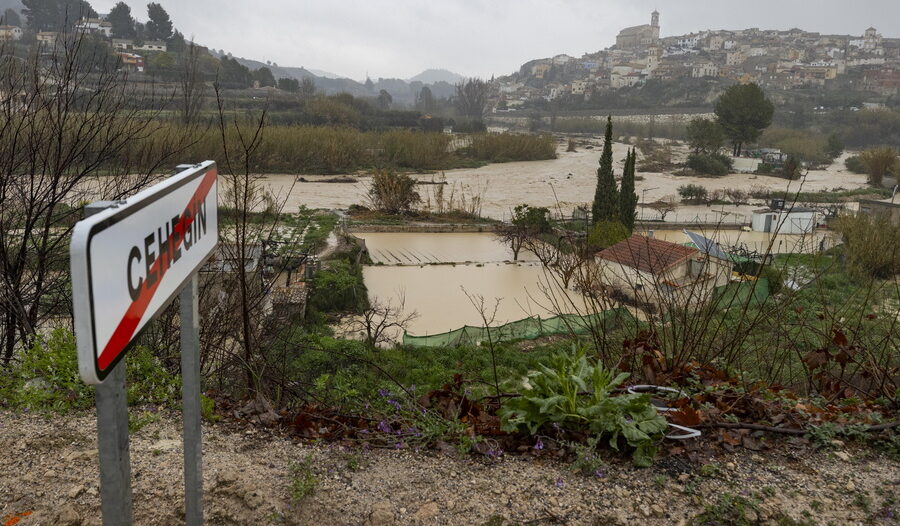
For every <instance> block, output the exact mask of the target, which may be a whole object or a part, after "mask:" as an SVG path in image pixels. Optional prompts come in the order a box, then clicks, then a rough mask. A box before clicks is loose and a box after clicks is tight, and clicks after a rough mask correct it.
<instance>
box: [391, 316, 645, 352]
mask: <svg viewBox="0 0 900 526" xmlns="http://www.w3.org/2000/svg"><path fill="white" fill-rule="evenodd" d="M633 320H634V317H633V316H632V315H631V313H630V312H628V310H627V309H625V308H623V307H619V308H615V309H610V310H606V311H603V312H599V313H597V314H589V315H585V316H580V315H578V314H563V315H561V316H553V317H552V318H541V317H540V316H534V317H529V318H524V319H521V320H516V321H511V322H509V323H507V324H505V325H499V326H497V327H491V328H490V337H491V340H493V341H495V342H502V341H510V340H533V339H535V338H540V337H541V336H552V335H555V334H573V333H574V334H584V333H587V332H589V331H590V328H591V327H600V328H602V329H604V330H612V329H615V328H617V327H621V326H622V325H624V324H625V323H628V322H630V321H633ZM483 341H488V329H486V328H484V327H476V326H472V325H465V326H463V327H462V328H459V329H456V330H453V331H450V332H442V333H439V334H430V335H427V336H413V335H412V334H407V333H404V334H403V344H404V345H412V346H415V347H456V346H460V345H478V344H479V343H480V342H483Z"/></svg>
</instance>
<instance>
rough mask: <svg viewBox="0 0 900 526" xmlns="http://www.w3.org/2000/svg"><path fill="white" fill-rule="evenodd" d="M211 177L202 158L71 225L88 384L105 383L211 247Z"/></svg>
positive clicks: (214, 227) (79, 337)
mask: <svg viewBox="0 0 900 526" xmlns="http://www.w3.org/2000/svg"><path fill="white" fill-rule="evenodd" d="M216 175H217V171H216V164H215V162H213V161H206V162H203V163H201V164H198V165H195V166H192V167H190V168H188V169H186V170H184V171H182V172H180V173H178V174H176V175H174V176H172V177H170V178H168V179H166V180H165V181H163V182H162V183H159V184H157V185H154V186H153V187H151V188H148V189H146V190H144V191H142V192H140V193H138V194H136V195H134V196H133V197H131V198H129V199H127V200H126V201H125V202H124V203H122V204H120V205H118V206H116V207H113V208H109V209H107V210H104V211H102V212H100V213H98V214H95V215H92V216H90V217H88V218H86V219H84V220H82V221H79V222H78V224H76V225H75V229H74V231H73V233H72V245H71V265H72V303H73V306H74V313H75V336H76V341H77V346H78V368H79V371H80V373H81V378H82V379H83V380H84V381H85V382H87V383H90V384H97V383H100V382H102V381H103V379H104V378H105V377H106V375H107V374H108V373H109V371H111V370H112V368H113V367H115V365H116V363H118V361H119V360H120V359H121V358H122V356H124V355H125V351H126V349H127V347H128V344H129V343H130V342H131V341H132V340H133V339H134V338H135V336H137V334H138V333H139V332H140V330H141V329H142V328H143V327H144V326H145V325H146V324H147V323H148V322H149V321H150V320H152V319H153V317H154V316H155V315H156V314H157V313H159V311H161V310H162V309H163V308H165V306H166V305H167V304H168V303H169V300H171V299H172V298H173V297H174V296H175V294H177V293H178V292H179V291H180V290H181V288H182V287H183V285H184V283H185V282H186V281H187V280H188V279H189V278H190V277H191V275H192V274H193V273H194V272H196V271H197V270H198V269H199V268H200V267H201V266H202V265H203V264H204V263H205V262H206V260H207V258H208V257H209V256H210V254H211V253H212V251H213V250H214V249H215V247H216V244H217V243H218V239H219V233H218V213H217V212H218V208H217V194H216V191H217V184H216Z"/></svg>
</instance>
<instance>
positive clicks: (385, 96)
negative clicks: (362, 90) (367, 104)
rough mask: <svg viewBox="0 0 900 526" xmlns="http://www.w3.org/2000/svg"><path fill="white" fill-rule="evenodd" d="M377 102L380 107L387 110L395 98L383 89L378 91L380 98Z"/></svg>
mask: <svg viewBox="0 0 900 526" xmlns="http://www.w3.org/2000/svg"><path fill="white" fill-rule="evenodd" d="M375 102H376V103H377V104H378V107H379V108H381V109H383V110H386V109H388V108H390V107H391V104H392V103H393V102H394V98H393V97H391V94H390V93H388V92H387V90H381V91H379V92H378V98H377V99H375Z"/></svg>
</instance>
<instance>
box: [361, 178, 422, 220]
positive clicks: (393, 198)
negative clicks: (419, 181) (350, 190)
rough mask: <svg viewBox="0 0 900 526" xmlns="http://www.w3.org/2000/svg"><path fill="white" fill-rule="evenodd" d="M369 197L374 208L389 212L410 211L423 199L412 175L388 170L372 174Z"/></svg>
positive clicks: (400, 212)
mask: <svg viewBox="0 0 900 526" xmlns="http://www.w3.org/2000/svg"><path fill="white" fill-rule="evenodd" d="M368 198H369V201H370V202H371V203H372V207H373V208H375V209H376V210H380V211H382V212H387V213H389V214H402V213H406V212H409V211H410V210H412V208H413V207H414V206H415V205H416V204H418V203H419V201H420V200H421V197H420V196H419V193H418V192H417V191H416V182H415V180H413V178H412V177H409V176H408V175H403V174H396V173H394V172H391V171H388V170H379V171H377V172H375V173H374V174H373V175H372V182H371V185H370V186H369V193H368Z"/></svg>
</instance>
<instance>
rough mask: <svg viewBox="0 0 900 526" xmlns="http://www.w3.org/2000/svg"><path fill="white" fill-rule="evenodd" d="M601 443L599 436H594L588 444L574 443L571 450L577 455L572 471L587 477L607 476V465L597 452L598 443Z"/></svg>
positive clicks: (570, 445)
mask: <svg viewBox="0 0 900 526" xmlns="http://www.w3.org/2000/svg"><path fill="white" fill-rule="evenodd" d="M599 441H600V437H599V436H593V437H591V438H589V439H588V440H587V444H579V443H577V442H572V443H570V444H569V448H570V449H571V450H572V451H573V452H574V453H575V460H574V461H573V462H572V469H573V470H574V471H576V472H577V473H580V474H582V475H584V476H585V477H604V476H606V474H605V470H604V469H603V468H604V466H605V465H606V463H605V462H604V461H603V459H602V458H600V454H599V453H598V451H597V443H598V442H599Z"/></svg>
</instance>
